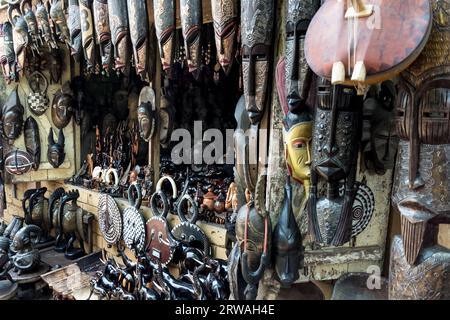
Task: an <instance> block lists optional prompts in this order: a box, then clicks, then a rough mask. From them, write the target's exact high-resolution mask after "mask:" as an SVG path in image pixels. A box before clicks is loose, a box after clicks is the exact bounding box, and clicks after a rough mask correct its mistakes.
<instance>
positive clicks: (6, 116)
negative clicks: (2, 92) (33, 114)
mask: <svg viewBox="0 0 450 320" xmlns="http://www.w3.org/2000/svg"><path fill="white" fill-rule="evenodd" d="M17 89H18V88H17V87H16V88H15V89H14V90H13V91H12V92H11V93H10V95H9V97H8V100H7V101H6V103H5V104H4V105H3V108H2V122H1V124H2V136H3V138H4V139H5V140H6V141H7V142H8V143H9V144H10V145H12V144H13V143H14V141H15V140H16V139H17V138H18V137H19V136H20V134H21V133H22V127H23V115H24V113H25V110H24V108H23V106H22V104H21V103H20V99H19V93H18V91H17Z"/></svg>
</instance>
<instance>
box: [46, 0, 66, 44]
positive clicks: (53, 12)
mask: <svg viewBox="0 0 450 320" xmlns="http://www.w3.org/2000/svg"><path fill="white" fill-rule="evenodd" d="M50 4H51V6H50V17H51V19H52V21H53V23H54V24H55V27H56V28H57V35H58V38H59V40H60V41H61V42H64V43H65V44H66V45H67V46H68V47H69V48H70V31H69V27H68V26H67V20H66V15H65V13H64V9H63V0H50Z"/></svg>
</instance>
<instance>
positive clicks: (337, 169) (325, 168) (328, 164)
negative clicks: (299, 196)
mask: <svg viewBox="0 0 450 320" xmlns="http://www.w3.org/2000/svg"><path fill="white" fill-rule="evenodd" d="M316 170H317V172H318V173H319V174H320V175H321V176H322V177H323V178H324V179H325V180H327V181H339V180H341V179H343V178H345V170H344V169H343V168H342V167H341V166H340V165H339V162H338V161H337V160H336V159H334V158H328V159H326V160H324V161H322V162H321V163H320V164H319V165H317V166H316Z"/></svg>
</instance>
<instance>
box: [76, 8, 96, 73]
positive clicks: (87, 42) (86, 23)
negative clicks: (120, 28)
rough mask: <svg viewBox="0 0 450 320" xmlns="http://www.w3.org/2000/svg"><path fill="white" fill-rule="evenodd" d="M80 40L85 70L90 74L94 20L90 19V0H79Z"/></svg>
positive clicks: (93, 56)
mask: <svg viewBox="0 0 450 320" xmlns="http://www.w3.org/2000/svg"><path fill="white" fill-rule="evenodd" d="M79 4H80V22H81V40H82V45H83V52H84V60H85V61H86V70H87V72H89V73H91V72H93V71H94V70H93V69H94V66H95V40H94V18H93V17H92V0H80V2H79Z"/></svg>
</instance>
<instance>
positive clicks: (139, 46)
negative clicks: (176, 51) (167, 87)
mask: <svg viewBox="0 0 450 320" xmlns="http://www.w3.org/2000/svg"><path fill="white" fill-rule="evenodd" d="M127 4H128V20H129V21H130V37H131V43H132V46H133V56H134V65H135V67H136V73H137V74H138V75H139V76H140V77H141V79H142V80H145V79H146V78H147V73H148V63H147V61H148V48H149V43H148V41H149V32H148V29H149V25H148V16H147V4H146V1H141V0H127Z"/></svg>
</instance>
